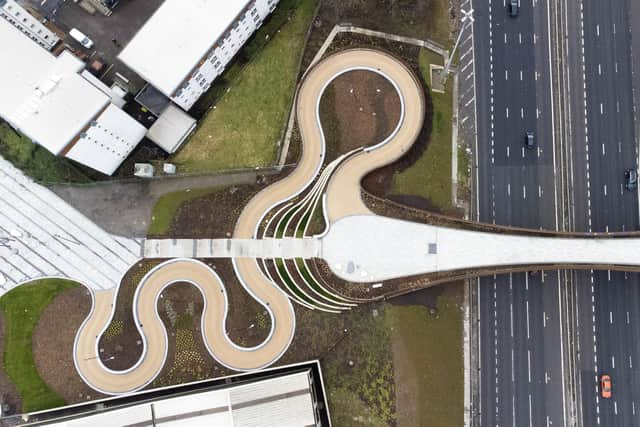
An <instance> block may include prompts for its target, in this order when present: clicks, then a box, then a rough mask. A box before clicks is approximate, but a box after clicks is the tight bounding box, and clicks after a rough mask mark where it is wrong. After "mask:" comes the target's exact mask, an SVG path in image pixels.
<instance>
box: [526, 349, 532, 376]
mask: <svg viewBox="0 0 640 427" xmlns="http://www.w3.org/2000/svg"><path fill="white" fill-rule="evenodd" d="M527 372H528V376H529V383H531V350H527Z"/></svg>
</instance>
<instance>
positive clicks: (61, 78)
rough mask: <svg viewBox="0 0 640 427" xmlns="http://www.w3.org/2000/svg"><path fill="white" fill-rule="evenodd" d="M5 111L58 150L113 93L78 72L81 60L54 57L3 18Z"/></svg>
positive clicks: (0, 97)
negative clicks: (101, 90) (101, 89)
mask: <svg viewBox="0 0 640 427" xmlns="http://www.w3.org/2000/svg"><path fill="white" fill-rule="evenodd" d="M0 40H2V42H1V43H0V64H2V67H0V117H3V118H4V119H5V120H6V121H8V122H9V124H11V126H13V127H14V128H16V129H17V130H19V131H20V132H22V133H23V134H24V135H26V136H27V137H28V138H29V139H31V140H33V141H35V142H37V143H38V144H40V145H42V146H43V147H45V148H46V149H47V150H49V151H51V152H52V153H54V154H59V153H60V152H61V151H62V150H63V149H64V148H65V147H66V146H67V145H68V144H69V143H70V142H71V141H72V140H73V138H75V137H76V135H77V134H78V133H80V132H81V131H82V130H83V129H84V127H85V126H86V125H87V123H88V122H90V121H91V120H92V119H93V118H94V117H95V116H96V115H97V114H98V113H99V112H100V111H102V110H103V109H104V108H105V106H106V105H107V104H108V103H109V98H108V97H107V96H106V95H105V94H103V93H102V92H100V91H99V90H96V88H95V87H93V86H92V85H91V84H90V83H89V82H88V81H86V80H85V79H84V78H82V77H81V76H80V75H78V72H79V71H80V70H82V69H83V68H84V64H83V63H82V61H80V60H79V59H77V58H76V57H74V56H73V55H72V54H70V53H68V52H66V51H65V52H63V53H62V54H61V55H60V56H58V57H54V56H53V55H51V54H50V53H49V52H47V51H46V50H44V49H43V48H42V47H40V46H39V45H37V44H36V43H34V42H33V41H32V40H30V39H29V38H27V37H26V36H25V35H24V34H22V33H21V32H20V31H19V30H18V29H17V28H15V27H13V26H12V25H11V24H9V23H8V22H6V21H5V20H4V19H0Z"/></svg>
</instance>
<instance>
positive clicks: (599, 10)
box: [567, 0, 640, 426]
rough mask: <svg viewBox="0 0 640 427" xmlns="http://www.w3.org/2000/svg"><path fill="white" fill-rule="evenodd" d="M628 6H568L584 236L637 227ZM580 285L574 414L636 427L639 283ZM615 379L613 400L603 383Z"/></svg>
mask: <svg viewBox="0 0 640 427" xmlns="http://www.w3.org/2000/svg"><path fill="white" fill-rule="evenodd" d="M630 12H631V10H630V2H629V1H621V2H617V3H616V4H615V6H614V5H611V4H606V3H603V2H599V1H593V0H583V1H580V2H575V3H573V2H568V3H567V26H568V28H567V34H568V35H569V37H568V40H567V43H568V49H567V51H568V52H569V54H568V57H567V68H568V70H569V73H568V74H569V77H570V81H571V86H570V88H571V91H570V92H571V123H572V126H571V132H572V135H573V138H572V139H573V141H574V143H573V158H572V162H573V164H572V170H573V207H574V211H573V218H572V220H573V222H574V224H575V226H574V229H575V230H578V231H605V232H606V231H609V232H614V231H623V230H625V231H629V230H637V229H638V194H637V191H627V190H626V189H625V188H624V171H625V170H626V169H637V166H638V165H637V157H638V154H637V136H638V135H636V134H635V131H634V129H635V126H634V105H633V92H632V87H633V86H632V69H631V68H632V65H631V57H632V55H631V49H632V46H631V30H632V28H631V25H637V23H635V24H633V21H632V20H631V18H630ZM573 281H574V282H575V286H574V288H575V292H576V294H577V295H576V297H575V304H576V305H577V307H578V309H577V310H575V311H576V313H577V316H576V331H575V333H574V340H576V342H578V344H579V347H578V352H579V354H578V355H576V356H575V357H576V370H577V372H579V375H577V377H578V378H579V380H580V383H579V389H578V390H577V392H578V399H579V402H578V411H579V412H578V414H579V415H580V416H581V417H582V422H583V425H584V426H598V425H616V426H636V425H638V424H639V423H640V376H639V375H638V374H637V372H638V370H637V367H638V366H640V346H639V344H638V342H639V338H640V309H639V305H638V301H640V279H639V276H638V275H637V274H631V273H619V272H608V271H594V272H578V273H576V274H574V275H573ZM605 373H606V374H609V375H611V377H612V380H613V384H614V392H613V395H612V398H611V399H602V397H601V395H600V392H599V389H598V386H597V384H598V379H599V377H600V375H602V374H605Z"/></svg>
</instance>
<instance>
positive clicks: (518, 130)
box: [473, 0, 565, 426]
mask: <svg viewBox="0 0 640 427" xmlns="http://www.w3.org/2000/svg"><path fill="white" fill-rule="evenodd" d="M507 3H509V2H508V1H507V2H505V1H504V0H491V1H486V0H478V1H474V2H473V8H474V11H475V13H474V15H475V17H476V19H475V23H474V41H475V47H474V49H475V52H476V54H475V63H476V67H475V79H476V91H477V93H476V102H477V128H478V133H477V139H478V141H477V146H478V152H477V163H478V164H477V174H478V175H477V180H478V187H477V188H478V194H477V201H478V205H477V213H476V215H477V219H478V220H479V221H482V222H492V223H496V224H503V225H514V226H525V227H530V228H544V229H548V230H556V229H557V228H558V212H557V210H558V200H557V194H556V186H557V183H556V177H557V170H556V168H557V167H558V165H557V162H556V158H555V155H554V149H555V146H554V144H555V140H554V135H553V132H552V130H553V125H554V116H553V114H554V113H553V111H552V103H551V102H552V101H551V100H552V93H551V76H550V72H551V69H550V54H551V53H550V43H551V42H550V38H549V37H550V36H549V33H550V27H549V26H550V22H549V15H550V13H551V12H550V10H549V6H548V2H546V1H533V2H529V1H527V2H524V1H523V2H519V5H520V7H519V10H518V14H517V16H510V10H509V8H508V6H509V5H508V4H507ZM527 132H534V135H535V146H534V147H533V149H527V148H526V147H525V134H526V133H527ZM478 282H479V289H478V300H479V301H478V306H479V310H480V313H479V317H480V331H479V344H478V353H479V355H480V372H479V376H480V393H479V407H478V408H477V410H478V412H479V414H478V413H476V416H479V424H480V425H486V426H494V425H518V426H521V425H522V426H544V425H548V424H554V425H558V424H560V425H562V424H563V423H564V418H565V415H564V414H565V411H564V409H565V408H564V393H563V372H562V357H563V347H562V343H561V339H560V337H561V329H560V327H561V325H560V313H559V290H560V288H559V286H560V284H559V275H558V274H557V273H556V272H553V271H547V272H545V273H544V274H522V273H518V274H510V275H501V276H494V277H487V278H483V279H479V281H478Z"/></svg>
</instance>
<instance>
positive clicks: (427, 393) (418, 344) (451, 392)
mask: <svg viewBox="0 0 640 427" xmlns="http://www.w3.org/2000/svg"><path fill="white" fill-rule="evenodd" d="M388 316H389V317H390V318H391V324H392V325H393V329H394V339H397V340H400V341H401V344H402V347H403V348H404V350H403V351H402V352H401V355H400V356H398V355H396V358H394V362H395V363H396V364H399V365H401V366H400V367H396V369H403V370H405V373H406V375H403V377H405V378H406V377H409V378H410V381H411V382H412V383H413V384H412V387H409V388H410V389H411V390H412V395H411V396H410V397H409V399H411V401H412V402H411V403H410V404H411V405H412V408H413V410H412V411H411V413H405V411H402V410H400V411H398V420H397V421H398V425H399V426H430V427H450V426H461V425H463V413H464V373H463V360H462V312H461V310H460V308H458V306H457V305H456V304H455V302H454V301H453V298H451V297H447V296H440V297H439V298H438V305H437V315H435V316H434V315H431V314H429V312H428V309H427V308H426V307H424V306H392V307H391V308H390V310H389V314H388ZM398 362H400V363H398ZM401 386H402V385H398V387H401ZM406 403H408V402H403V404H406ZM405 417H406V418H405Z"/></svg>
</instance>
